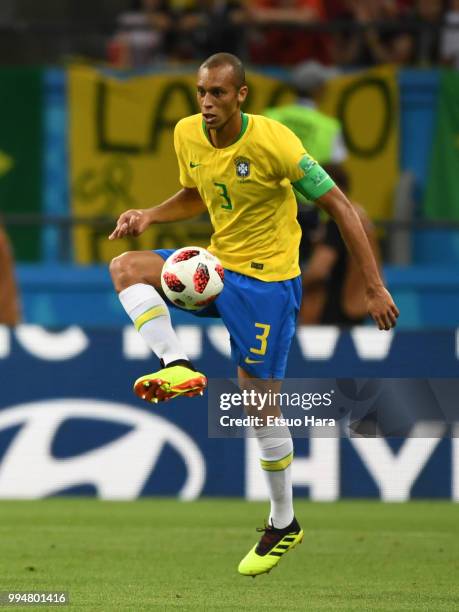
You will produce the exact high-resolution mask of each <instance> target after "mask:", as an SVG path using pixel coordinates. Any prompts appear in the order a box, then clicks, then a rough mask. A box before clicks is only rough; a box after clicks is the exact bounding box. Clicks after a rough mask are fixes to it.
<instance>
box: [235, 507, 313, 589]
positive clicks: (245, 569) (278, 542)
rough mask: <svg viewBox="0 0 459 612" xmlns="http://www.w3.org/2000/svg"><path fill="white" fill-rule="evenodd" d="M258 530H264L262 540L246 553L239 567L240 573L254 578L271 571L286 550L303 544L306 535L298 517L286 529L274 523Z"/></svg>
mask: <svg viewBox="0 0 459 612" xmlns="http://www.w3.org/2000/svg"><path fill="white" fill-rule="evenodd" d="M257 531H260V532H264V533H263V535H262V537H261V539H260V541H259V542H258V544H255V546H254V547H253V548H252V550H251V551H249V552H248V553H247V554H246V556H245V557H244V558H243V559H242V561H241V562H240V563H239V567H238V571H239V573H240V574H243V575H244V576H253V577H254V578H255V576H258V575H259V574H265V573H267V572H270V571H271V570H272V569H273V567H275V566H276V565H277V564H278V563H279V561H280V560H281V558H282V557H283V556H284V554H285V553H286V552H288V551H289V550H292V548H295V546H296V545H297V544H301V542H302V541H303V536H304V532H303V530H302V529H301V527H300V526H299V524H298V521H297V520H296V518H294V519H293V521H292V522H291V523H290V525H289V526H288V527H285V529H275V528H274V527H273V526H272V525H267V526H266V527H264V528H258V529H257Z"/></svg>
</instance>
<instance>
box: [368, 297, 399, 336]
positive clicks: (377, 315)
mask: <svg viewBox="0 0 459 612" xmlns="http://www.w3.org/2000/svg"><path fill="white" fill-rule="evenodd" d="M366 299H367V309H368V313H369V314H370V316H371V317H372V318H373V320H374V322H375V323H376V325H377V326H378V328H379V329H385V330H389V329H391V328H392V327H395V325H396V323H397V318H398V316H399V314H400V312H399V310H398V308H397V306H396V305H395V303H394V300H393V299H392V296H391V294H390V293H389V292H388V291H387V289H386V288H385V287H378V288H377V289H373V290H372V291H371V292H367V298H366Z"/></svg>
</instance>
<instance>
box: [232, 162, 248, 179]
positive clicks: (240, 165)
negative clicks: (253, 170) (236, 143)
mask: <svg viewBox="0 0 459 612" xmlns="http://www.w3.org/2000/svg"><path fill="white" fill-rule="evenodd" d="M234 163H235V165H236V175H237V176H238V177H239V178H241V179H246V178H249V176H250V161H249V160H248V159H247V158H246V157H236V159H235V160H234Z"/></svg>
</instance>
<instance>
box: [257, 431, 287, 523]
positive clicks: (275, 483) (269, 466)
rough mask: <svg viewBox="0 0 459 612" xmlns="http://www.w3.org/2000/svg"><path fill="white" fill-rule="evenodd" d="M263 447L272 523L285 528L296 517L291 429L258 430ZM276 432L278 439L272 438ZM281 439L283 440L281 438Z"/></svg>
mask: <svg viewBox="0 0 459 612" xmlns="http://www.w3.org/2000/svg"><path fill="white" fill-rule="evenodd" d="M254 431H255V436H256V438H257V440H258V444H259V447H260V463H261V467H262V469H263V471H264V473H265V474H266V478H267V481H268V489H269V497H270V499H271V513H270V515H269V523H270V524H271V525H273V526H274V527H276V528H277V529H284V527H287V526H288V525H290V523H291V522H292V521H293V518H294V515H295V514H294V511H293V491H292V467H291V462H292V459H293V441H292V436H291V435H290V430H289V428H288V427H287V426H286V425H284V426H282V427H278V426H276V427H275V430H274V432H273V427H268V426H265V427H260V428H259V429H255V430H254ZM273 433H275V434H276V437H273ZM280 436H282V437H280Z"/></svg>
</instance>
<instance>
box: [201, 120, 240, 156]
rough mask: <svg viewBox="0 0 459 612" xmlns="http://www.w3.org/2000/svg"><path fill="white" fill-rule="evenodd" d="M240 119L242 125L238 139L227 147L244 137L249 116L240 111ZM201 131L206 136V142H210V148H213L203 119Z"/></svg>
mask: <svg viewBox="0 0 459 612" xmlns="http://www.w3.org/2000/svg"><path fill="white" fill-rule="evenodd" d="M241 119H242V125H241V131H240V132H239V135H238V137H237V138H236V140H234V141H233V142H232V143H230V144H229V145H227V146H228V147H230V146H231V145H233V144H234V143H235V142H237V141H238V140H241V138H242V137H243V136H244V134H245V133H246V131H247V126H248V125H249V116H248V115H246V114H245V113H243V112H242V111H241ZM202 129H203V130H204V134H205V135H206V138H207V140H208V141H209V142H210V144H211V145H212V146H214V145H213V144H212V141H211V140H210V136H209V132H208V130H207V125H206V122H205V121H204V119H203V120H202ZM223 148H224V149H226V147H223Z"/></svg>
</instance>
